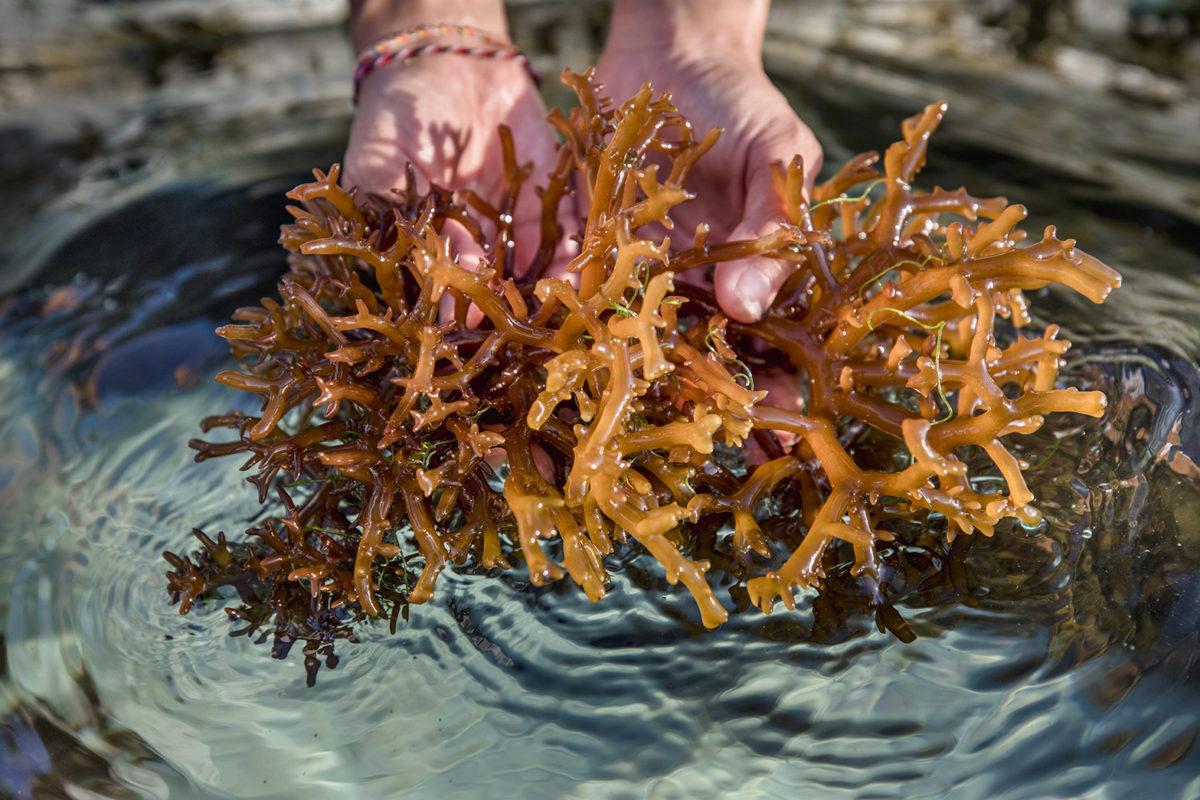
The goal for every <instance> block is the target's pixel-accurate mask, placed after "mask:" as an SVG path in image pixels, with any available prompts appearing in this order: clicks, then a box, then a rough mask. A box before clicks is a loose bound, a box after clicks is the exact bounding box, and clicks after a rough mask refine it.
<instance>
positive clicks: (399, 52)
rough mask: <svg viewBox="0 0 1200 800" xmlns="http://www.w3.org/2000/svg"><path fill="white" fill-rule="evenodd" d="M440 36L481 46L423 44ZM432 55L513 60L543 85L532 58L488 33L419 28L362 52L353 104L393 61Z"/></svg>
mask: <svg viewBox="0 0 1200 800" xmlns="http://www.w3.org/2000/svg"><path fill="white" fill-rule="evenodd" d="M437 36H458V37H461V38H464V39H477V40H479V42H480V44H464V43H457V44H435V43H432V42H427V43H425V44H421V42H422V41H424V40H427V39H432V38H434V37H437ZM433 53H455V54H457V55H464V56H479V57H480V58H502V59H512V60H513V61H517V62H519V63H520V64H521V66H522V67H524V68H525V71H526V72H528V73H529V77H531V78H533V82H534V84H536V85H539V86H540V85H541V82H542V77H541V76H540V75H538V74H537V72H536V71H535V70H534V69H533V67H532V66H531V65H530V63H529V58H528V57H526V55H525V54H524V53H523V52H521V49H520V48H519V47H517V46H516V45H514V44H512V43H511V42H507V41H505V40H504V39H501V38H500V37H499V36H493V35H492V34H490V33H488V32H487V31H482V30H480V29H478V28H472V27H470V26H467V25H417V26H415V27H412V28H405V29H404V30H402V31H398V32H396V33H392V34H389V35H387V36H385V37H383V38H382V39H380V40H378V41H377V42H375V43H374V44H372V45H371V46H370V47H368V48H367V49H366V50H364V51H363V52H362V54H361V55H360V56H359V57H358V60H357V61H356V62H355V64H354V102H355V103H357V102H358V90H359V87H360V86H361V85H362V82H363V79H364V78H366V77H367V75H369V74H371V72H373V71H374V70H376V69H378V68H379V67H385V66H387V65H388V64H390V63H392V62H393V61H396V62H401V61H407V60H408V59H410V58H416V57H417V56H421V55H427V54H433Z"/></svg>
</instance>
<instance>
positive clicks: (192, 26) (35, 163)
mask: <svg viewBox="0 0 1200 800" xmlns="http://www.w3.org/2000/svg"><path fill="white" fill-rule="evenodd" d="M607 5H608V4H607V3H604V2H593V1H592V0H574V1H573V2H569V3H562V2H559V3H553V2H540V1H539V0H515V1H514V2H510V3H508V6H509V8H510V15H511V20H512V27H513V32H514V38H515V39H516V41H517V43H518V44H519V45H521V46H522V47H523V48H525V50H526V51H527V52H528V53H529V54H530V55H531V57H532V58H533V60H534V62H535V64H536V66H537V67H538V68H539V69H540V70H541V71H543V73H545V74H549V75H551V76H553V75H554V74H556V73H557V72H559V71H560V70H561V69H562V68H563V67H564V66H569V67H571V68H573V69H577V70H579V69H583V68H585V67H586V66H588V65H589V64H591V63H592V62H593V61H594V59H595V56H596V53H597V52H598V50H599V48H600V47H601V45H602V44H603V36H604V31H605V28H606V23H605V21H606V17H607ZM0 13H2V18H3V19H4V24H3V26H0V178H2V180H3V185H4V192H3V194H2V195H0V239H3V240H7V239H8V238H9V237H10V236H11V234H12V233H14V232H15V231H16V230H17V229H20V228H22V227H24V226H25V225H26V224H27V223H28V222H29V220H30V219H32V218H34V217H36V216H38V215H39V214H40V213H41V212H42V211H43V210H44V209H48V208H49V209H55V210H60V209H67V208H72V207H80V206H86V205H87V204H89V203H91V202H93V201H94V200H95V199H96V198H98V197H103V196H109V195H111V194H112V193H114V192H119V191H120V190H121V189H122V188H123V187H126V186H129V185H131V184H134V183H137V182H139V181H142V180H144V179H146V178H148V177H149V178H151V179H153V180H154V181H156V182H161V181H164V180H169V179H170V178H172V177H174V176H179V175H182V174H188V173H202V172H203V171H204V170H205V169H206V168H209V167H211V165H213V164H216V163H227V162H228V160H229V158H230V157H231V156H236V157H239V158H244V159H246V161H247V162H248V163H249V162H253V161H254V159H255V158H256V157H260V156H262V155H263V154H264V153H266V152H271V153H275V154H278V153H280V152H281V151H282V150H286V149H287V148H289V147H292V146H293V145H295V146H297V147H300V148H304V147H305V146H308V147H310V148H311V147H313V146H318V147H319V146H320V145H328V153H329V154H330V155H331V156H334V157H336V154H337V152H338V148H337V147H336V146H335V145H336V144H337V143H339V142H340V140H341V139H342V137H343V136H344V132H345V130H346V127H347V125H348V120H349V115H350V113H351V106H350V103H349V88H350V84H349V78H348V76H349V72H350V69H351V63H352V54H351V53H350V51H349V46H348V44H347V41H346V37H345V35H344V24H345V15H346V8H345V3H344V2H343V0H204V1H203V2H200V1H199V0H192V1H191V2H189V1H188V0H2V2H0ZM766 62H767V66H768V69H769V70H770V71H771V72H772V73H773V74H774V75H775V76H776V77H777V79H779V80H780V81H781V82H782V83H786V84H788V87H787V88H788V89H789V90H790V92H791V93H792V94H793V95H795V96H797V97H799V98H801V102H802V103H804V104H805V105H806V106H807V107H806V108H803V109H802V110H804V111H807V112H810V113H808V115H807V116H806V121H807V122H809V124H810V125H812V126H813V127H814V128H815V129H817V133H818V134H819V135H821V134H825V135H821V138H822V140H824V141H826V142H827V147H832V149H833V150H834V152H833V153H831V154H830V156H831V157H830V158H827V159H826V161H827V163H833V164H836V163H838V161H839V160H840V158H839V156H842V155H844V154H843V153H839V152H837V151H838V149H839V145H840V144H842V143H843V141H844V142H845V144H846V146H847V147H848V148H850V149H868V148H874V147H878V146H880V145H881V144H886V142H890V141H891V139H890V138H888V137H890V136H891V135H892V131H894V130H895V128H894V126H893V125H891V124H890V123H891V122H892V120H891V119H886V120H885V123H884V124H885V127H886V130H883V131H880V130H867V131H848V130H846V126H845V125H844V124H843V123H844V122H846V121H849V120H850V119H853V120H854V121H855V127H856V128H861V114H862V113H863V109H864V107H865V108H868V109H870V108H874V109H876V110H877V111H878V114H879V116H880V117H881V118H885V117H889V116H891V117H894V116H896V115H901V116H907V115H909V114H911V113H914V112H915V111H916V110H919V108H920V107H922V106H923V105H925V104H926V103H929V102H932V101H934V100H938V99H947V100H949V101H950V102H951V116H950V119H949V122H948V123H947V125H948V126H949V127H951V128H953V129H955V130H956V131H957V132H959V133H962V134H963V136H964V137H965V138H966V139H968V140H969V141H971V142H972V143H974V144H976V145H980V146H986V147H988V148H989V149H995V150H997V151H999V152H1000V153H1003V154H1006V155H1009V156H1014V157H1018V158H1020V159H1021V160H1029V161H1031V162H1032V163H1034V164H1037V165H1045V166H1046V167H1047V168H1049V169H1053V170H1056V171H1059V172H1061V173H1064V174H1066V175H1069V176H1071V177H1074V178H1078V179H1080V180H1082V181H1085V182H1094V183H1100V184H1105V183H1112V184H1117V185H1119V186H1120V187H1121V188H1122V189H1123V190H1124V191H1125V192H1127V193H1128V194H1129V197H1130V199H1132V200H1135V201H1137V200H1146V199H1150V200H1153V201H1154V205H1155V206H1159V207H1162V208H1165V209H1168V210H1170V211H1171V212H1172V213H1174V214H1178V215H1180V216H1183V217H1185V218H1187V219H1189V220H1191V221H1197V220H1200V211H1198V210H1197V209H1200V188H1198V187H1200V146H1198V145H1200V134H1198V133H1197V131H1200V0H871V1H870V2H867V1H866V0H847V1H843V0H836V1H835V0H776V2H775V3H774V4H773V9H772V15H771V23H770V35H769V39H768V42H767V46H766ZM547 87H548V88H547V94H548V96H549V99H550V101H551V102H552V103H560V104H563V103H569V102H570V98H569V97H568V96H566V95H565V94H564V93H563V92H562V90H561V87H559V86H558V85H557V82H556V81H554V80H549V81H547ZM812 112H816V113H812ZM868 113H869V112H868ZM968 128H969V131H968V130H967V129H968ZM880 134H882V136H881V135H880ZM309 152H311V149H310V150H309ZM1117 160H1119V161H1120V162H1121V163H1111V162H1114V161H1117ZM318 163H319V162H318Z"/></svg>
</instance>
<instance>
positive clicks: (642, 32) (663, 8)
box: [604, 0, 770, 68]
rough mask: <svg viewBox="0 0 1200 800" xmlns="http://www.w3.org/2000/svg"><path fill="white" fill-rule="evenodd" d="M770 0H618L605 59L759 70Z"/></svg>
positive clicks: (614, 5)
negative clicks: (646, 58)
mask: <svg viewBox="0 0 1200 800" xmlns="http://www.w3.org/2000/svg"><path fill="white" fill-rule="evenodd" d="M769 9H770V2H769V0H738V2H730V1H729V0H615V2H614V4H613V14H612V23H611V24H610V26H609V34H608V40H607V42H606V43H605V47H604V50H605V53H606V54H622V53H631V54H645V53H655V54H658V56H657V57H665V58H681V59H684V60H710V59H713V58H719V59H721V60H722V61H724V62H725V63H727V64H730V65H733V66H752V67H758V68H761V65H762V45H763V37H764V35H765V33H766V28H767V12H768V11H769Z"/></svg>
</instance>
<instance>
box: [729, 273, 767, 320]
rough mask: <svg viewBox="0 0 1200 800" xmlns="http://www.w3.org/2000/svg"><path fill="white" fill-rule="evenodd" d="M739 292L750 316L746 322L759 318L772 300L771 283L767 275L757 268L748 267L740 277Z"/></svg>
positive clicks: (739, 296)
mask: <svg viewBox="0 0 1200 800" xmlns="http://www.w3.org/2000/svg"><path fill="white" fill-rule="evenodd" d="M737 293H738V299H739V300H741V301H742V307H743V308H745V309H746V316H747V317H748V319H746V320H743V321H744V322H753V321H755V320H757V319H758V318H759V317H761V316H762V315H763V312H764V311H766V310H767V305H768V304H769V303H770V302H771V284H770V282H769V281H767V276H766V275H763V274H762V273H761V272H759V271H758V270H756V269H747V270H746V271H745V272H743V273H742V275H741V277H740V278H738V282H737Z"/></svg>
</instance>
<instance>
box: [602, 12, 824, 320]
mask: <svg viewBox="0 0 1200 800" xmlns="http://www.w3.org/2000/svg"><path fill="white" fill-rule="evenodd" d="M766 5H767V4H766V3H765V2H761V1H758V0H755V1H754V2H746V3H745V4H743V3H728V2H722V1H721V0H716V1H714V0H683V2H678V1H674V2H673V1H672V0H639V2H625V3H622V2H620V1H619V2H618V3H617V6H616V9H615V11H614V17H613V26H612V32H611V33H610V35H609V40H608V44H607V45H606V47H605V52H604V55H603V57H602V58H601V60H600V63H599V65H598V66H597V69H596V72H597V75H598V77H599V79H600V80H601V81H602V82H603V83H604V84H605V85H606V86H607V93H608V95H609V96H610V97H613V98H614V99H618V100H619V99H622V98H626V97H630V96H632V95H633V94H634V93H635V92H636V91H637V90H638V89H639V88H640V87H641V85H642V84H644V83H645V82H646V81H650V82H651V83H653V85H654V88H655V90H656V91H660V92H661V91H666V92H670V94H671V96H672V100H673V102H674V103H675V106H676V107H677V108H678V109H679V110H680V112H682V113H683V114H684V115H685V116H686V117H687V118H688V119H689V120H691V122H692V124H693V125H694V126H695V127H696V129H697V134H698V135H701V136H702V135H703V134H704V133H706V132H707V131H708V130H709V129H710V128H714V127H721V128H724V133H722V134H721V138H720V139H719V140H718V141H717V144H716V145H715V146H714V147H713V149H712V150H711V151H710V152H709V153H708V154H706V155H705V156H704V158H702V159H700V161H699V162H698V163H697V165H696V167H695V168H694V169H693V170H692V172H691V174H690V175H689V177H688V183H687V188H688V189H689V191H691V192H692V193H694V194H695V195H696V199H695V200H692V201H690V202H687V203H683V204H681V205H680V206H677V207H676V208H675V209H674V211H673V212H672V218H673V220H674V222H675V223H676V224H678V225H680V226H682V228H683V231H684V232H685V235H688V234H690V232H691V231H692V230H693V229H694V228H695V226H696V224H698V223H700V222H707V223H709V226H710V230H711V233H710V236H711V239H712V240H713V241H726V240H731V239H751V238H754V237H757V236H761V235H763V234H766V233H770V232H771V231H772V230H774V229H776V227H777V226H778V225H779V223H780V222H782V221H784V219H785V213H784V207H783V200H782V198H781V197H780V196H779V194H778V192H777V191H776V189H775V186H774V180H773V178H772V174H771V164H772V163H773V162H782V163H783V164H784V165H787V164H788V163H789V162H790V161H791V160H792V158H793V156H795V155H797V154H799V155H800V156H801V158H802V159H803V160H804V171H805V180H806V182H807V184H808V187H809V188H811V187H812V181H813V179H814V178H815V177H816V174H817V172H818V171H819V170H820V168H821V162H822V153H821V146H820V144H819V143H818V142H817V139H816V137H815V136H814V135H813V133H812V131H811V130H810V129H809V128H808V126H807V125H805V124H804V123H803V122H801V121H800V118H799V117H797V116H796V113H795V111H793V110H792V108H791V106H790V105H789V104H788V102H787V100H786V99H785V98H784V97H783V95H782V94H781V93H780V92H779V90H778V89H776V88H775V86H774V85H773V84H772V83H771V81H770V79H769V78H768V77H767V75H766V73H765V72H764V71H763V69H762V60H761V48H762V33H763V30H764V29H765V25H766ZM790 271H791V266H790V265H788V264H784V263H783V262H780V261H774V260H771V259H767V258H761V257H756V258H747V259H740V260H738V261H730V262H727V263H722V264H718V265H717V267H716V272H715V275H714V289H715V292H716V296H717V301H718V302H719V303H720V304H721V308H722V310H724V311H725V313H727V314H728V315H729V316H730V317H732V318H734V319H736V320H739V321H742V322H751V321H754V320H756V319H758V318H759V317H761V316H762V314H763V312H764V311H765V310H766V308H767V307H768V306H769V305H770V303H771V301H772V300H773V299H774V297H775V294H776V293H777V292H778V291H779V288H780V287H781V286H782V285H783V282H784V280H785V279H786V278H787V276H788V275H789V273H790Z"/></svg>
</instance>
